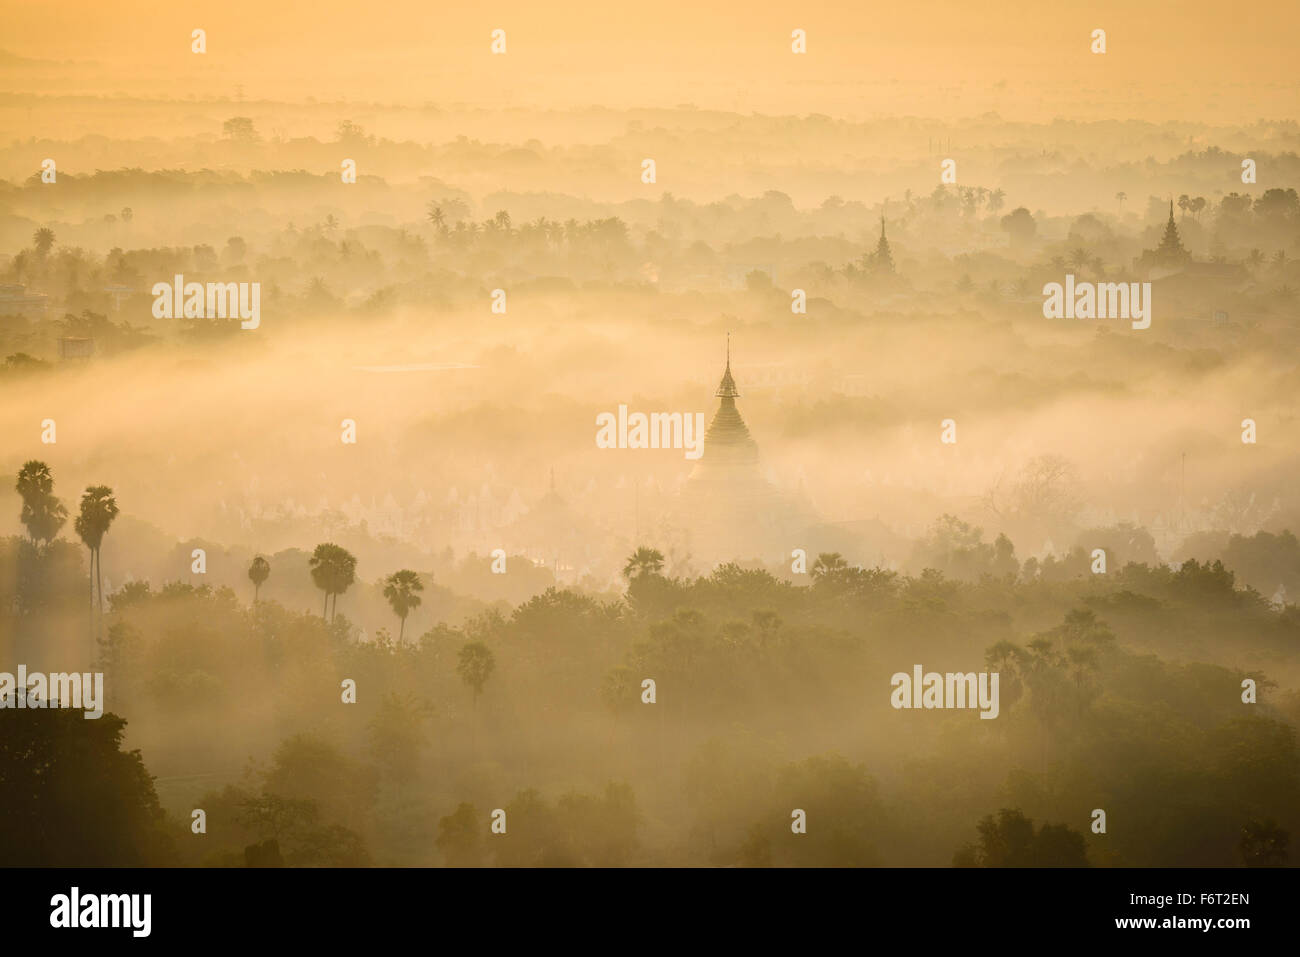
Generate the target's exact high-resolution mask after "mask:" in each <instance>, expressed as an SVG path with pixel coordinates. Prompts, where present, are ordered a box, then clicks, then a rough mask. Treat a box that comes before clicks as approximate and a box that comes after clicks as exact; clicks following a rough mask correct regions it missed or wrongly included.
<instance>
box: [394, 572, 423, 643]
mask: <svg viewBox="0 0 1300 957" xmlns="http://www.w3.org/2000/svg"><path fill="white" fill-rule="evenodd" d="M421 591H424V582H422V581H420V576H419V575H417V574H416V573H415V572H413V571H411V570H410V569H409V568H403V569H402V570H401V571H399V572H393V574H391V575H389V576H388V581H386V582H384V597H385V598H387V599H388V604H389V605H391V606H392V609H393V614H395V615H396V616H397V617H398V618H400V619H401V620H402V624H401V627H399V628H398V629H397V643H398V644H399V645H400V644H401V643H402V636H403V635H404V634H406V616H407V615H409V614H410V613H411V612H412V611H413V610H414V609H416V608H419V607H420V600H421V599H420V596H419V595H417V594H416V592H421Z"/></svg>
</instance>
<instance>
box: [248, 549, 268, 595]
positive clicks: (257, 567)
mask: <svg viewBox="0 0 1300 957" xmlns="http://www.w3.org/2000/svg"><path fill="white" fill-rule="evenodd" d="M270 577H271V563H270V562H268V561H267V560H266V559H265V558H263V557H262V556H261V555H258V556H257V557H256V558H254V559H253V562H252V564H251V565H249V566H248V580H249V581H251V582H252V583H253V604H254V605H256V604H257V593H258V592H259V591H261V590H262V583H263V582H264V581H266V580H267V579H268V578H270Z"/></svg>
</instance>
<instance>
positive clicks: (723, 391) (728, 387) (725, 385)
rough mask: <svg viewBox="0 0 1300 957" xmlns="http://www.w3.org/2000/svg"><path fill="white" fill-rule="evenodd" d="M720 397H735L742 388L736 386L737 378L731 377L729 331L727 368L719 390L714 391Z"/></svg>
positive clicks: (728, 336) (728, 337) (729, 336)
mask: <svg viewBox="0 0 1300 957" xmlns="http://www.w3.org/2000/svg"><path fill="white" fill-rule="evenodd" d="M714 395H716V396H718V398H720V399H734V398H735V397H736V396H738V395H740V390H739V389H737V388H736V380H735V379H733V378H732V377H731V333H730V332H728V333H727V369H726V371H725V372H723V373H722V381H721V382H719V383H718V391H717V392H715V393H714Z"/></svg>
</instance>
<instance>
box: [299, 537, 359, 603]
mask: <svg viewBox="0 0 1300 957" xmlns="http://www.w3.org/2000/svg"><path fill="white" fill-rule="evenodd" d="M307 564H308V565H310V566H311V580H312V581H313V582H314V583H315V585H316V587H317V588H319V589H320V590H321V591H323V592H324V593H325V605H324V608H323V610H322V611H321V617H322V618H324V617H325V616H326V615H327V614H329V608H330V597H331V596H334V609H335V613H337V611H338V597H337V596H339V595H341V594H343V592H345V591H347V590H348V588H349V587H350V586H351V585H352V583H353V582H354V581H356V580H357V560H356V558H354V557H353V556H352V554H351V553H350V552H349V551H348V550H347V549H346V548H343V547H342V546H340V545H335V544H334V543H332V542H325V543H323V544H321V545H317V546H316V550H315V551H314V552H312V556H311V559H310V560H309V561H308V563H307ZM330 619H331V620H333V615H330Z"/></svg>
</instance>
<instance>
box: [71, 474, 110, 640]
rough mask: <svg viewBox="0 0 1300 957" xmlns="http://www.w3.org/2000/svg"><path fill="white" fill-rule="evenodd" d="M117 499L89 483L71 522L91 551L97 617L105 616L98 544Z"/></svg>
mask: <svg viewBox="0 0 1300 957" xmlns="http://www.w3.org/2000/svg"><path fill="white" fill-rule="evenodd" d="M117 513H118V508H117V499H115V498H113V490H112V489H111V488H109V487H108V486H107V485H92V486H90V487H89V488H87V489H86V491H85V493H83V494H82V496H81V511H80V513H79V514H78V515H77V517H76V519H75V520H74V521H73V523H72V527H73V528H74V529H75V530H76V532H77V535H78V537H80V538H81V540H82V542H84V543H85V545H86V548H88V549H89V550H90V575H91V586H92V588H91V610H92V613H93V611H94V602H95V591H96V590H97V591H98V592H99V617H100V622H101V624H102V622H103V617H104V578H103V574H102V570H101V566H100V561H99V550H100V546H101V545H102V544H103V542H104V535H105V534H107V532H108V527H109V526H110V525H112V524H113V519H115V518H117Z"/></svg>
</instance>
